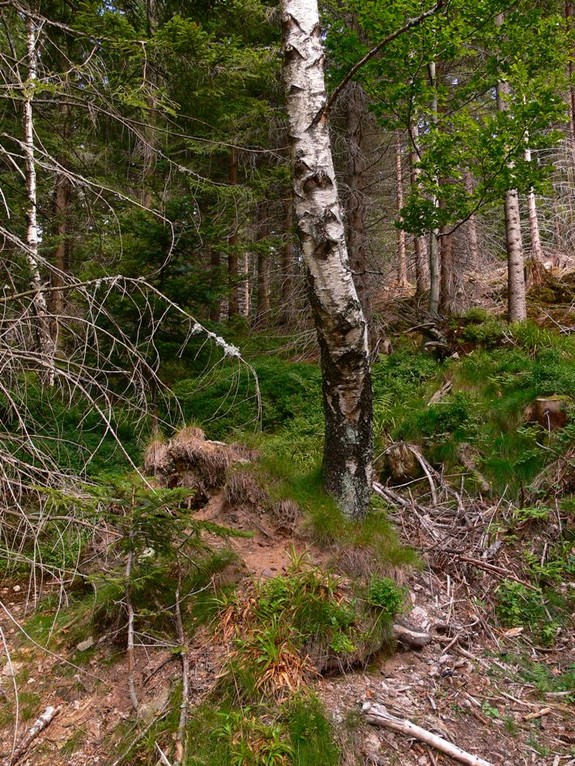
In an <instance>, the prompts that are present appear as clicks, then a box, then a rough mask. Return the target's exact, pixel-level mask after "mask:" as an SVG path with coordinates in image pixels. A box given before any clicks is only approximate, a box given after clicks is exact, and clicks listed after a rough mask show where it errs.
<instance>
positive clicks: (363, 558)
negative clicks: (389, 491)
mask: <svg viewBox="0 0 575 766" xmlns="http://www.w3.org/2000/svg"><path fill="white" fill-rule="evenodd" d="M259 450H260V458H259V460H258V462H257V464H256V466H255V467H254V469H253V470H254V471H255V473H256V475H257V476H258V477H259V481H260V482H261V483H262V484H263V485H264V486H265V488H266V491H267V492H268V493H269V495H270V497H271V498H272V499H273V500H275V501H276V502H277V501H282V500H292V501H294V502H295V503H296V504H297V506H298V507H299V508H300V509H301V510H302V511H303V514H304V517H305V521H304V524H305V528H306V530H307V533H308V535H309V537H310V539H311V540H312V541H313V542H314V543H316V544H317V545H319V546H321V547H324V548H328V549H333V550H334V551H336V552H337V555H338V556H339V558H340V559H342V560H343V559H344V558H346V555H347V554H349V555H348V556H347V558H348V559H350V560H352V559H353V561H355V562H356V563H357V565H358V566H359V567H360V568H362V569H363V568H367V569H369V571H385V569H389V567H395V566H397V567H400V566H411V565H416V564H417V556H416V555H415V553H414V552H413V551H412V550H411V549H410V548H407V547H405V546H404V545H403V544H402V543H401V542H400V541H399V538H398V536H397V534H396V532H395V530H394V528H393V525H392V524H391V523H390V522H389V519H388V516H387V512H386V508H385V506H384V504H383V503H382V502H381V500H380V499H379V498H377V497H373V498H372V501H371V506H370V510H369V513H368V514H367V516H366V517H365V518H362V519H349V518H347V517H345V516H344V515H343V514H342V512H341V511H340V509H339V508H338V507H337V505H336V503H335V502H334V500H333V498H332V497H330V496H329V495H328V494H327V493H326V492H325V491H324V489H323V486H322V474H321V467H320V456H321V450H322V422H321V418H320V417H319V416H318V417H317V418H316V419H313V418H310V419H306V420H303V419H298V420H295V421H293V423H291V424H289V426H288V427H287V428H285V429H282V430H281V431H279V432H278V433H276V434H273V435H270V436H263V437H262V438H260V440H259ZM350 574H362V571H359V572H354V571H352V572H350Z"/></svg>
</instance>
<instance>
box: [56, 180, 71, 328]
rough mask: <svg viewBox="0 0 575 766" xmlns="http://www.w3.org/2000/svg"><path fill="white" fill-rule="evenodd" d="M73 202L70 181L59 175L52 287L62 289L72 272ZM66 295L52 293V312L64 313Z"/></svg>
mask: <svg viewBox="0 0 575 766" xmlns="http://www.w3.org/2000/svg"><path fill="white" fill-rule="evenodd" d="M71 200H72V185H71V184H70V179H69V178H68V177H67V176H66V175H63V174H59V175H58V177H57V179H56V188H55V190H54V221H55V227H54V234H55V236H56V244H55V246H54V250H53V252H52V263H53V265H54V268H55V270H54V271H53V272H52V274H51V287H52V288H61V287H63V285H64V277H65V275H66V274H67V273H68V272H69V270H70V243H69V241H68V223H69V221H68V218H69V212H70V202H71ZM64 306H65V301H64V293H63V292H62V291H61V290H59V289H55V290H54V292H53V293H52V300H51V311H52V313H54V314H56V315H59V314H62V313H63V311H64Z"/></svg>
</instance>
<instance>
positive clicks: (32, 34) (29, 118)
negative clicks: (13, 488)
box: [23, 16, 55, 386]
mask: <svg viewBox="0 0 575 766" xmlns="http://www.w3.org/2000/svg"><path fill="white" fill-rule="evenodd" d="M37 36H38V29H37V27H36V23H35V22H34V19H33V18H32V17H31V16H29V17H28V18H27V19H26V42H27V67H28V73H27V74H28V79H27V82H26V83H25V84H24V119H23V128H24V156H25V164H26V195H27V197H28V209H27V212H26V218H27V226H26V244H27V246H28V249H27V252H26V257H27V260H28V268H29V269H30V282H31V285H32V288H33V289H34V290H35V291H36V295H35V297H34V301H33V307H34V313H35V319H36V324H35V328H34V335H35V338H36V345H37V350H38V352H39V353H40V354H41V356H42V357H43V359H42V361H43V366H44V370H43V373H42V379H43V380H44V381H45V382H46V383H47V384H48V385H50V386H52V385H54V374H55V373H54V354H55V347H54V341H53V339H52V336H51V333H50V321H49V312H48V304H47V301H46V293H45V291H44V290H43V286H42V276H41V274H40V258H39V240H40V237H39V229H38V201H37V182H36V162H35V144H34V112H33V107H32V101H33V99H34V88H35V86H36V82H37V79H38V53H37Z"/></svg>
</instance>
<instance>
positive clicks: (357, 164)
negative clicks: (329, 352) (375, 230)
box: [345, 82, 376, 348]
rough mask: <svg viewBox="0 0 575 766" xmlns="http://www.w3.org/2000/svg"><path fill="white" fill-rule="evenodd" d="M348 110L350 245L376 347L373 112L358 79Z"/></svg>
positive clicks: (349, 95) (347, 98) (348, 97)
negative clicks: (368, 180)
mask: <svg viewBox="0 0 575 766" xmlns="http://www.w3.org/2000/svg"><path fill="white" fill-rule="evenodd" d="M345 110H346V111H345V119H346V139H347V140H346V142H345V152H346V183H347V187H348V189H349V193H348V196H347V200H346V223H347V225H346V238H347V249H348V254H349V263H350V267H351V271H352V274H353V281H354V284H355V289H356V290H357V294H358V297H359V300H360V303H361V306H362V309H363V314H364V317H365V319H366V321H367V324H368V337H369V345H370V347H371V348H373V347H374V346H375V343H376V338H375V337H374V330H373V325H372V321H371V300H370V296H369V288H368V285H367V277H366V271H367V258H368V239H367V232H366V224H367V220H366V219H367V204H366V200H367V194H366V189H365V171H366V165H367V162H366V153H365V137H364V127H365V125H366V123H367V121H368V119H369V112H368V109H367V99H366V97H365V92H364V90H363V88H362V86H361V85H360V84H359V83H357V82H350V83H348V85H347V86H346V88H345Z"/></svg>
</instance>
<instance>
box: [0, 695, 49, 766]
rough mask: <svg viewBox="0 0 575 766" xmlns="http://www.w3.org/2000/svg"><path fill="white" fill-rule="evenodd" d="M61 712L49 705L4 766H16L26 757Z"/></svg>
mask: <svg viewBox="0 0 575 766" xmlns="http://www.w3.org/2000/svg"><path fill="white" fill-rule="evenodd" d="M59 712H60V708H59V707H52V705H49V706H48V707H47V708H46V710H44V712H43V713H42V715H41V716H40V717H39V718H37V719H36V721H34V723H33V724H32V726H31V727H30V729H29V730H28V732H27V733H26V734H25V735H24V736H23V737H22V739H21V740H20V743H19V744H18V745H17V746H16V747H15V748H14V750H13V752H12V754H11V755H9V756H8V758H7V759H6V760H5V761H4V762H3V764H2V766H14V764H16V763H18V761H19V760H21V759H22V758H23V757H24V755H26V751H27V750H28V748H29V747H30V745H31V744H32V742H33V741H34V740H35V739H36V737H37V736H38V735H39V734H41V733H42V732H43V731H44V729H45V728H46V727H47V726H49V725H50V724H51V723H52V721H53V720H54V718H55V717H56V716H57V715H58V713H59Z"/></svg>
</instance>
